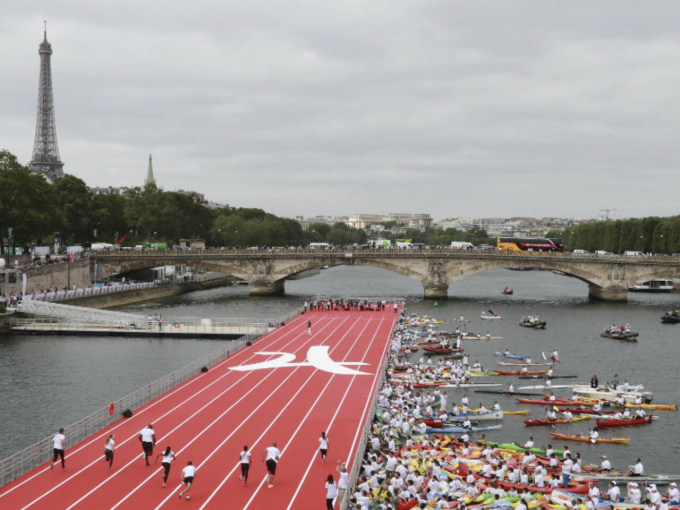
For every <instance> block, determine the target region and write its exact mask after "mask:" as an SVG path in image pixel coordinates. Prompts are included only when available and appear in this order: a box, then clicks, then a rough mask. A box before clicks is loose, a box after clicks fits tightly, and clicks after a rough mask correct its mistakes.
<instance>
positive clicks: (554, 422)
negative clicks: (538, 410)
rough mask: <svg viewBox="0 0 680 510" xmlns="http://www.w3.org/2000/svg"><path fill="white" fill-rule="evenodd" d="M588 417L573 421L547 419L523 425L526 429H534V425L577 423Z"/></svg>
mask: <svg viewBox="0 0 680 510" xmlns="http://www.w3.org/2000/svg"><path fill="white" fill-rule="evenodd" d="M588 418H590V417H589V416H581V417H577V418H574V419H573V420H565V419H564V418H558V419H556V420H548V419H547V418H545V419H542V420H524V425H526V426H527V427H535V426H536V425H555V424H556V423H576V422H578V421H583V420H587V419H588Z"/></svg>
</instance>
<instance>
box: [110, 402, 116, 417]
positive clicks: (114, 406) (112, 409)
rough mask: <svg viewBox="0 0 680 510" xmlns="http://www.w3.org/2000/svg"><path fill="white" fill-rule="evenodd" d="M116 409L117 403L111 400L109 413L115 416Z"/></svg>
mask: <svg viewBox="0 0 680 510" xmlns="http://www.w3.org/2000/svg"><path fill="white" fill-rule="evenodd" d="M115 410H116V404H114V403H113V402H109V414H110V415H111V416H113V413H114V411H115Z"/></svg>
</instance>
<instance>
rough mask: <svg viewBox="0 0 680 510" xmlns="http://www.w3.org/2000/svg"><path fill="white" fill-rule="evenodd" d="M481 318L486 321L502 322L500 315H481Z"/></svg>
mask: <svg viewBox="0 0 680 510" xmlns="http://www.w3.org/2000/svg"><path fill="white" fill-rule="evenodd" d="M479 318H480V319H482V320H485V321H499V320H501V316H500V315H481V316H480V317H479Z"/></svg>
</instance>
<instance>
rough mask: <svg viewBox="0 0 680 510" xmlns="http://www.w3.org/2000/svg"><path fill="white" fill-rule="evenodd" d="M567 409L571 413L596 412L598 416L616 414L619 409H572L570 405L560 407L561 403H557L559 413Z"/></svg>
mask: <svg viewBox="0 0 680 510" xmlns="http://www.w3.org/2000/svg"><path fill="white" fill-rule="evenodd" d="M567 409H569V412H570V413H571V414H595V415H598V416H601V415H608V414H615V413H616V412H617V411H594V410H593V409H588V408H586V407H577V408H575V409H570V408H568V407H560V404H558V405H557V409H556V411H557V412H559V413H563V412H564V411H566V410H567Z"/></svg>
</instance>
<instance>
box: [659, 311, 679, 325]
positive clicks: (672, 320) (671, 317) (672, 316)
mask: <svg viewBox="0 0 680 510" xmlns="http://www.w3.org/2000/svg"><path fill="white" fill-rule="evenodd" d="M661 322H663V323H664V324H677V323H679V322H680V310H671V311H670V312H666V313H665V314H663V315H662V316H661Z"/></svg>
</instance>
